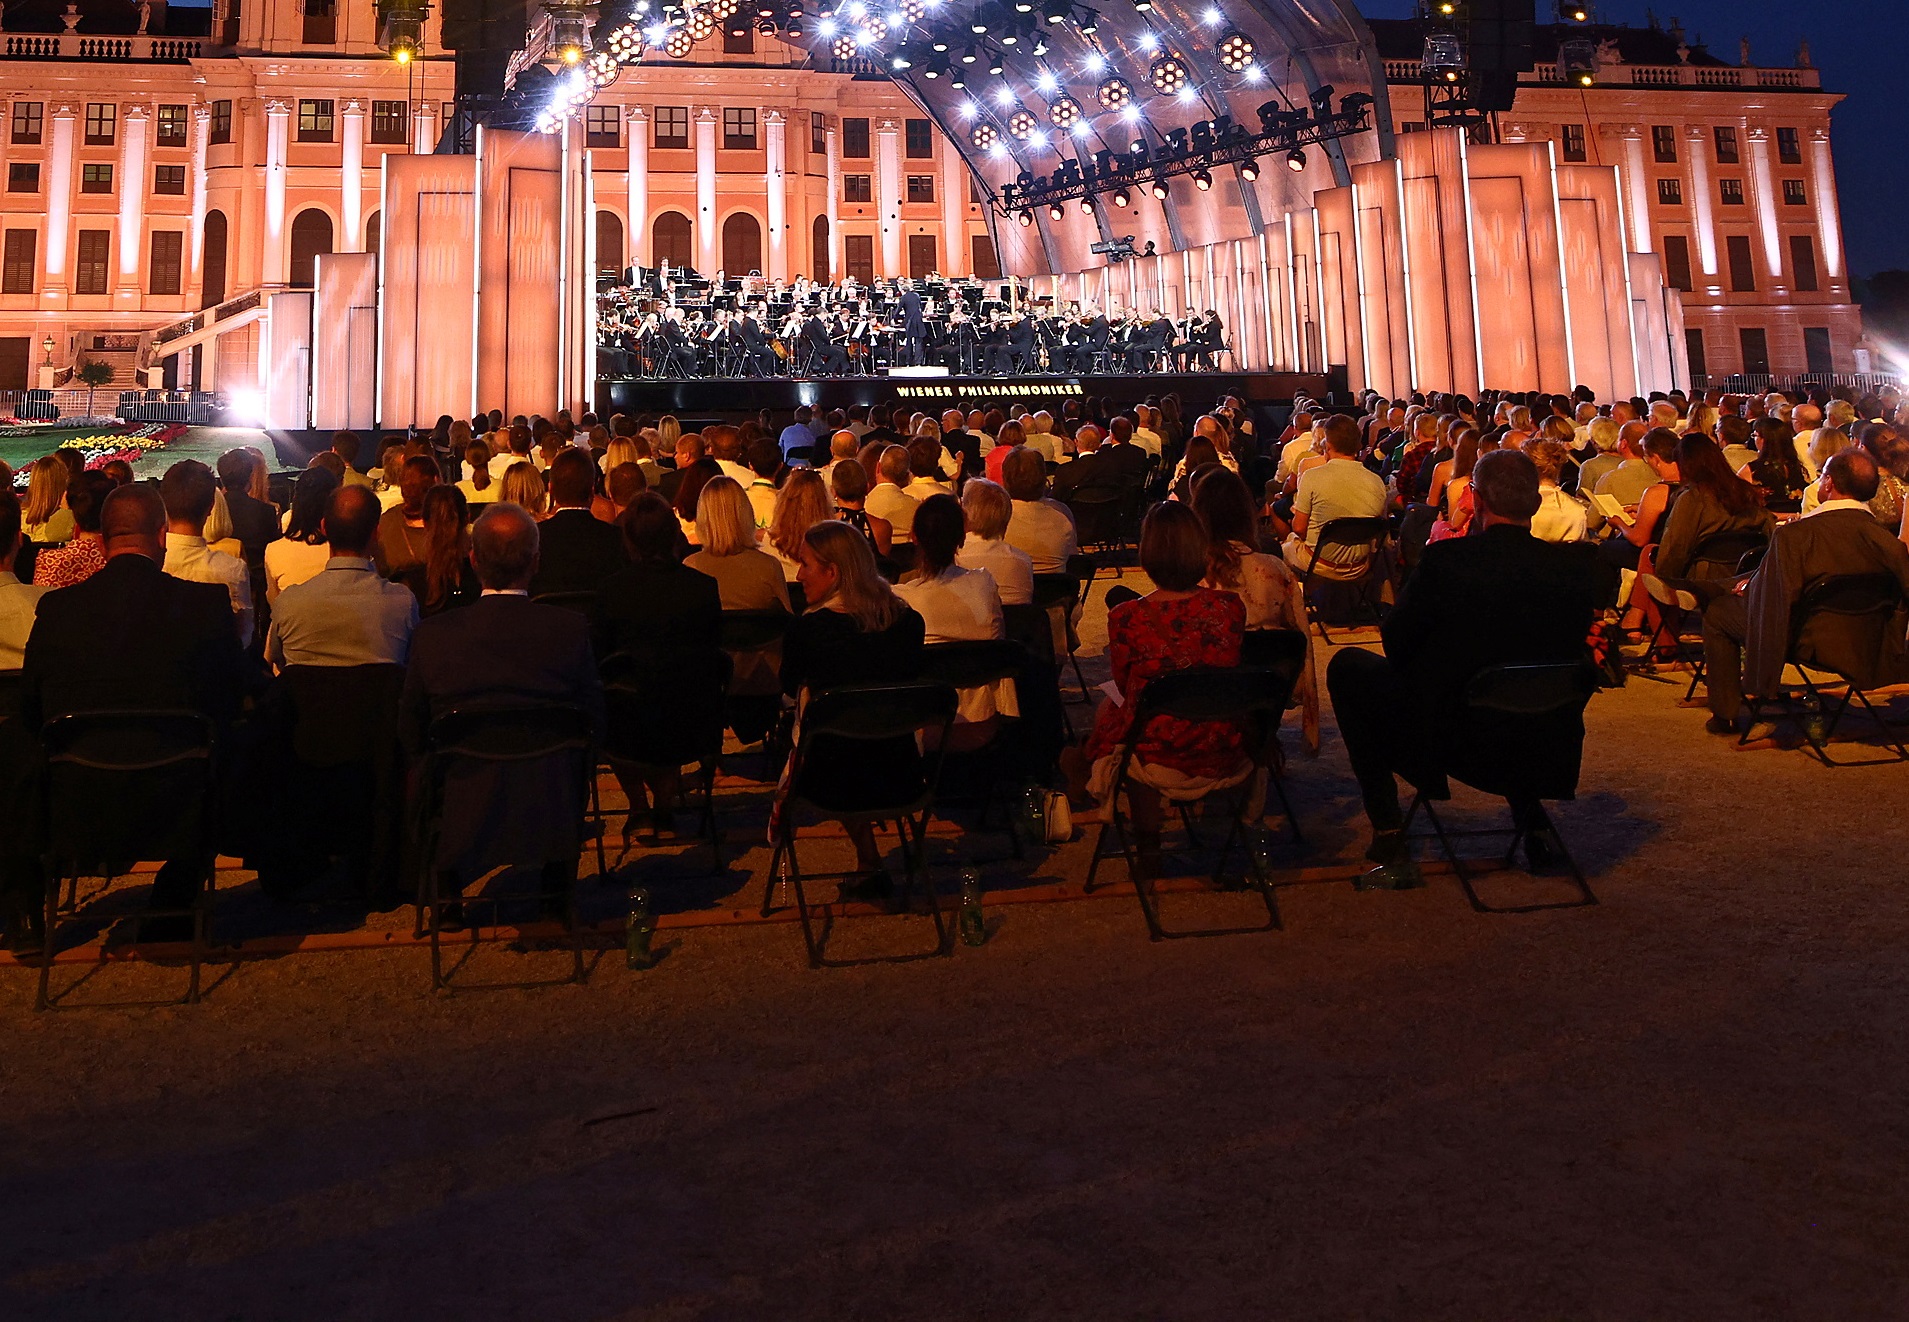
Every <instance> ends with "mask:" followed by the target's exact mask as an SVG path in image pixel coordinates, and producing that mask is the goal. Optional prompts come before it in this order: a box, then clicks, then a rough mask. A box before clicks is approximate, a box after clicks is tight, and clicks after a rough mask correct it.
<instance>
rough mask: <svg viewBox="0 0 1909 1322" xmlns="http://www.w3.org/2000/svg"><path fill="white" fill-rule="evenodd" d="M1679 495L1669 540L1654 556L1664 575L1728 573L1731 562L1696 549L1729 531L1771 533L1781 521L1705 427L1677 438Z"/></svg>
mask: <svg viewBox="0 0 1909 1322" xmlns="http://www.w3.org/2000/svg"><path fill="white" fill-rule="evenodd" d="M1677 477H1678V491H1677V498H1676V500H1675V501H1674V502H1672V504H1671V508H1670V514H1669V516H1668V517H1666V518H1665V520H1664V532H1663V539H1662V541H1661V542H1660V543H1659V544H1658V547H1657V552H1656V554H1655V556H1653V557H1652V560H1651V566H1652V571H1653V572H1654V573H1656V574H1657V575H1658V576H1659V577H1660V578H1671V579H1679V578H1727V577H1729V576H1731V575H1733V574H1734V573H1736V556H1735V555H1733V556H1731V557H1730V559H1729V560H1728V562H1714V563H1713V562H1705V561H1699V560H1697V559H1696V552H1697V551H1698V550H1699V549H1700V548H1701V547H1702V546H1703V544H1704V543H1705V542H1706V541H1708V540H1709V539H1710V538H1712V537H1721V536H1725V535H1727V534H1732V533H1735V534H1743V535H1747V536H1762V537H1766V538H1767V537H1768V536H1769V535H1770V530H1771V529H1772V528H1773V527H1775V526H1776V520H1775V519H1773V518H1772V517H1771V516H1770V512H1769V511H1768V510H1766V509H1764V508H1763V504H1762V501H1761V500H1760V499H1759V496H1758V492H1757V489H1756V487H1754V486H1752V485H1751V484H1750V483H1748V482H1746V481H1744V480H1743V479H1742V478H1740V477H1738V476H1736V474H1734V473H1732V472H1731V471H1730V468H1729V466H1728V465H1726V464H1725V463H1724V461H1723V454H1722V452H1721V451H1720V450H1718V448H1717V443H1716V442H1715V441H1713V440H1711V439H1710V438H1709V437H1708V436H1705V435H1704V434H1703V433H1701V432H1686V433H1685V434H1684V435H1683V436H1682V437H1680V438H1678V441H1677Z"/></svg>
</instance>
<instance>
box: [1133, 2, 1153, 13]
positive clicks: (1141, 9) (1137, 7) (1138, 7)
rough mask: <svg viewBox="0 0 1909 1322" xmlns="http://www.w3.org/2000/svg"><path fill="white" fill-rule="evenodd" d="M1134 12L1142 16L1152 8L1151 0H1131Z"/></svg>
mask: <svg viewBox="0 0 1909 1322" xmlns="http://www.w3.org/2000/svg"><path fill="white" fill-rule="evenodd" d="M1133 7H1134V12H1135V13H1137V14H1144V13H1146V12H1147V11H1148V10H1150V9H1152V8H1153V0H1133Z"/></svg>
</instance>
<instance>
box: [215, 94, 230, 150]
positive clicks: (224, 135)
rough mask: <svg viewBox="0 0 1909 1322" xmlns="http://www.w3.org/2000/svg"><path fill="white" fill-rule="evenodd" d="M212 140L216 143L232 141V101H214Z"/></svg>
mask: <svg viewBox="0 0 1909 1322" xmlns="http://www.w3.org/2000/svg"><path fill="white" fill-rule="evenodd" d="M211 141H213V142H215V143H217V142H230V141H232V103H231V102H230V101H214V102H213V103H212V134H211Z"/></svg>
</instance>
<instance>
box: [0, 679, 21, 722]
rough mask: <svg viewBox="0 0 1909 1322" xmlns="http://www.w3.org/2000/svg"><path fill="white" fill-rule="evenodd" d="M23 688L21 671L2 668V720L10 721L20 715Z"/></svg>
mask: <svg viewBox="0 0 1909 1322" xmlns="http://www.w3.org/2000/svg"><path fill="white" fill-rule="evenodd" d="M23 688H24V685H23V684H22V683H21V679H20V672H19V671H17V670H0V721H10V720H12V719H13V718H14V717H15V716H17V715H19V713H20V694H21V691H22V689H23Z"/></svg>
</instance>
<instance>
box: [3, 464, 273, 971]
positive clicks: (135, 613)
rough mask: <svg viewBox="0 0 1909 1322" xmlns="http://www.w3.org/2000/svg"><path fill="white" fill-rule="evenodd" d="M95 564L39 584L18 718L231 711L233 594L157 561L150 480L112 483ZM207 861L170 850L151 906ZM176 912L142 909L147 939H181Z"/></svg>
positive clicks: (190, 886)
mask: <svg viewBox="0 0 1909 1322" xmlns="http://www.w3.org/2000/svg"><path fill="white" fill-rule="evenodd" d="M100 537H101V539H102V541H103V542H104V544H105V547H104V549H105V552H106V564H105V565H104V566H103V567H102V568H101V569H100V571H99V572H98V573H96V574H94V575H93V576H92V577H91V578H89V579H87V580H86V581H85V582H83V583H76V584H74V585H73V586H72V587H70V588H60V589H59V590H57V591H54V592H49V593H47V594H46V595H45V596H44V597H42V598H41V599H40V608H39V614H38V617H37V619H36V620H35V623H34V626H33V633H32V635H31V637H29V638H28V639H27V647H26V655H25V658H24V659H23V661H22V662H21V676H20V678H21V724H22V726H23V727H24V728H25V729H28V730H36V731H37V730H39V729H41V728H42V727H44V725H45V724H46V723H47V722H49V721H52V720H54V719H56V718H58V717H61V716H66V715H70V714H72V713H75V712H90V711H113V710H134V709H138V710H156V709H161V708H172V709H180V710H186V711H194V712H199V713H202V714H203V715H205V716H208V717H211V718H212V720H213V721H214V722H216V723H217V724H218V726H219V727H220V729H221V730H223V729H224V727H225V725H226V724H227V723H229V722H230V721H231V719H232V718H233V717H234V716H235V715H237V714H238V709H239V700H240V697H241V692H242V689H243V687H244V662H243V659H242V657H241V654H240V651H239V640H238V634H237V633H236V632H235V631H234V630H233V628H232V600H231V597H230V596H229V595H228V594H227V592H226V590H225V589H224V588H223V587H221V586H219V585H218V584H216V583H195V582H191V581H189V580H187V579H182V578H174V577H172V576H171V575H169V574H167V573H166V572H165V571H164V570H163V569H161V568H160V566H161V565H162V564H164V563H165V559H166V507H165V504H164V503H163V502H162V501H161V500H160V498H159V491H158V488H157V487H154V486H151V485H137V486H129V487H121V488H119V489H118V490H117V491H115V492H113V493H112V494H111V495H110V496H108V497H107V498H106V503H105V505H104V507H103V508H102V510H101V512H100ZM211 865H212V854H211V846H210V841H209V840H208V841H207V842H206V847H205V849H204V850H197V849H195V850H192V851H190V852H187V853H184V854H181V855H180V856H178V857H174V858H169V859H167V860H166V861H165V864H164V866H162V867H161V868H160V870H159V875H158V878H157V879H156V880H155V881H154V882H153V888H152V907H153V908H155V909H184V908H186V907H188V906H189V905H190V904H191V903H192V899H193V896H194V894H195V893H196V892H197V890H198V887H199V883H200V880H201V879H202V878H203V877H204V875H205V873H206V871H207V869H209V868H210V867H211ZM191 934H192V924H191V920H190V919H187V918H158V919H149V920H147V922H146V923H145V924H144V925H143V926H142V927H141V929H140V939H141V940H146V941H170V940H185V939H187V938H189V937H190V936H191Z"/></svg>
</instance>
